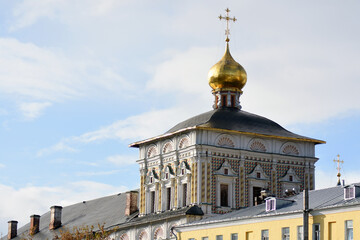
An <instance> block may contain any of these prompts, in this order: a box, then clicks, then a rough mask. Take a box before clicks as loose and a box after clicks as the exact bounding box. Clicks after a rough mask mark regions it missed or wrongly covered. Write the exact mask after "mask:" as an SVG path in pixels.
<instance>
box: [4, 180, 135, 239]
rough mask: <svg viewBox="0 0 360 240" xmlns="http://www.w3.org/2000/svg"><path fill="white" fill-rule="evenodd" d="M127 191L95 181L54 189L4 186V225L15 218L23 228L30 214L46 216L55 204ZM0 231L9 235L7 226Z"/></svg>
mask: <svg viewBox="0 0 360 240" xmlns="http://www.w3.org/2000/svg"><path fill="white" fill-rule="evenodd" d="M127 190H128V188H127V187H124V186H112V185H108V184H102V183H98V182H91V181H80V182H74V183H66V184H64V185H62V186H54V187H42V186H26V187H22V188H19V189H15V188H13V187H10V186H6V185H1V184H0V192H1V194H2V196H6V198H0V222H1V223H6V222H7V221H9V220H13V219H14V220H17V221H19V226H22V225H24V224H26V223H27V222H28V221H29V217H30V215H32V214H43V213H45V212H47V211H49V208H50V207H51V206H53V205H61V206H67V205H70V204H74V203H76V202H81V201H84V200H91V199H94V198H98V197H103V196H107V195H111V194H115V193H119V192H124V191H127ZM0 232H2V233H3V235H4V234H6V233H7V229H6V225H5V224H0Z"/></svg>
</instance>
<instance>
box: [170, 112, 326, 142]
mask: <svg viewBox="0 0 360 240" xmlns="http://www.w3.org/2000/svg"><path fill="white" fill-rule="evenodd" d="M191 127H198V128H210V129H221V130H229V131H237V132H242V133H252V134H259V135H267V136H275V137H282V138H291V139H299V140H300V139H301V140H309V141H312V142H316V143H323V141H321V140H316V139H313V138H308V137H304V136H301V135H298V134H295V133H292V132H290V131H288V130H286V129H285V128H283V127H282V126H280V125H279V124H277V123H276V122H274V121H272V120H270V119H267V118H265V117H262V116H259V115H255V114H252V113H249V112H246V111H242V110H238V109H237V108H223V109H216V110H212V111H209V112H206V113H203V114H200V115H197V116H195V117H192V118H190V119H188V120H185V121H183V122H181V123H179V124H177V125H176V126H174V127H173V128H171V129H170V130H168V131H167V132H166V133H165V134H169V133H173V132H177V131H179V130H181V129H186V128H191Z"/></svg>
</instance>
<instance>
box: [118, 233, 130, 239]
mask: <svg viewBox="0 0 360 240" xmlns="http://www.w3.org/2000/svg"><path fill="white" fill-rule="evenodd" d="M119 240H129V236H128V235H127V234H126V233H123V234H121V235H120V238H119Z"/></svg>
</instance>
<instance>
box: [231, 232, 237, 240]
mask: <svg viewBox="0 0 360 240" xmlns="http://www.w3.org/2000/svg"><path fill="white" fill-rule="evenodd" d="M235 237H236V238H235ZM230 239H231V240H239V235H238V234H237V233H232V234H231V235H230Z"/></svg>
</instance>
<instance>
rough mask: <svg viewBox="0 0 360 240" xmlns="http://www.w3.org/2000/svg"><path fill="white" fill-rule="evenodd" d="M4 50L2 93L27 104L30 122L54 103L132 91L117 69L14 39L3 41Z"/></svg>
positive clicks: (1, 57)
mask: <svg viewBox="0 0 360 240" xmlns="http://www.w3.org/2000/svg"><path fill="white" fill-rule="evenodd" d="M0 49H1V50H0V73H1V74H0V93H1V94H3V95H4V94H5V95H7V96H9V98H10V99H13V100H14V101H19V100H20V102H23V103H21V104H20V109H21V110H23V112H24V114H25V116H26V117H28V118H35V117H36V116H37V115H38V114H40V112H41V110H43V109H45V107H49V106H50V105H51V104H52V103H53V102H62V101H65V100H69V99H74V98H87V97H94V96H99V95H100V96H101V95H102V96H106V95H108V93H109V92H112V93H118V92H120V91H125V90H129V89H131V88H132V85H131V84H130V83H128V82H126V81H125V80H124V79H123V78H122V77H121V76H119V74H117V73H116V72H115V71H114V70H113V69H111V68H109V67H105V66H102V65H101V64H99V63H97V62H92V61H91V60H90V59H86V60H84V59H75V58H69V57H67V56H64V55H63V54H62V53H59V52H56V51H55V50H50V49H46V48H41V47H38V46H36V45H34V44H31V43H23V42H20V41H18V40H16V39H11V38H0Z"/></svg>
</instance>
